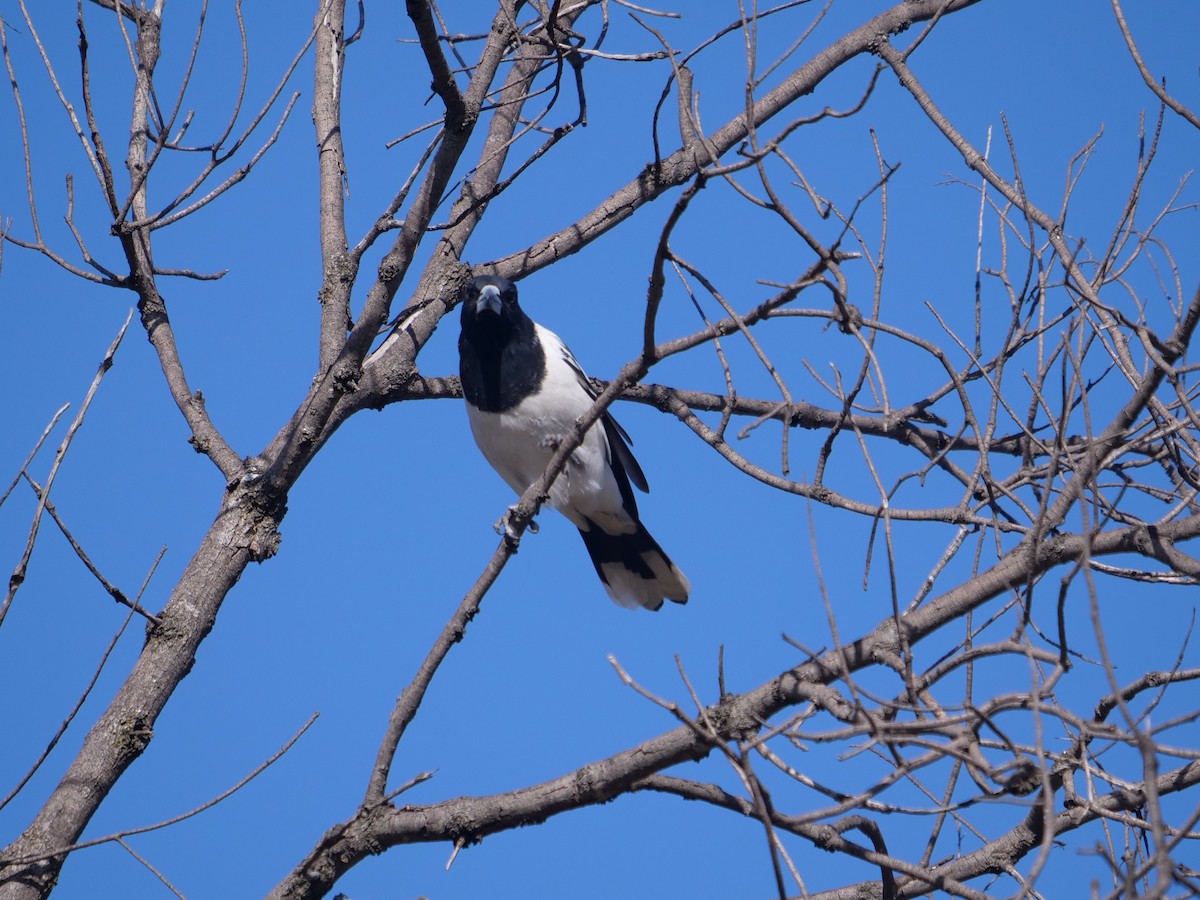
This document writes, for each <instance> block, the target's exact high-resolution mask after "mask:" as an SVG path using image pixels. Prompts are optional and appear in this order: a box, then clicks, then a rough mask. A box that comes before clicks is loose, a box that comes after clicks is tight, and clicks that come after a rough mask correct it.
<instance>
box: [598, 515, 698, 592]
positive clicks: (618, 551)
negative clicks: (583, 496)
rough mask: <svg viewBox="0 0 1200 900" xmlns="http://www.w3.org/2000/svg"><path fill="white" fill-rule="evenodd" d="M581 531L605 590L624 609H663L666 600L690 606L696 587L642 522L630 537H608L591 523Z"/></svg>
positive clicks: (612, 535) (624, 535)
mask: <svg viewBox="0 0 1200 900" xmlns="http://www.w3.org/2000/svg"><path fill="white" fill-rule="evenodd" d="M588 526H589V527H588V528H580V529H579V534H580V535H581V536H582V537H583V543H584V546H586V547H587V551H588V555H589V556H591V558H592V565H594V566H595V567H596V574H597V575H599V576H600V580H601V581H603V582H604V589H605V590H606V591H608V596H610V597H612V598H613V600H615V601H616V602H617V603H619V604H620V605H621V606H624V607H626V608H627V609H636V608H637V607H639V606H642V607H645V608H646V609H655V610H656V609H659V608H660V607H661V606H662V605H663V599H664V598H665V599H667V600H672V601H674V602H675V603H687V599H688V593H689V592H690V591H691V589H692V587H691V585H690V584H689V583H688V580H687V576H685V575H684V574H683V573H682V572H681V571H679V568H678V567H677V566H676V565H675V563H673V562H671V558H670V557H669V556H667V554H665V553H663V549H662V547H660V546H658V542H657V541H656V540H654V538H652V537H651V536H650V532H648V531H647V530H646V527H645V526H644V525H642V523H641V522H638V523H637V530H636V531H632V532H629V533H628V534H608V533H607V532H605V530H604V529H603V528H601V527H600V526H599V525H597V524H596V523H594V522H592V521H591V520H590V519H589V520H588Z"/></svg>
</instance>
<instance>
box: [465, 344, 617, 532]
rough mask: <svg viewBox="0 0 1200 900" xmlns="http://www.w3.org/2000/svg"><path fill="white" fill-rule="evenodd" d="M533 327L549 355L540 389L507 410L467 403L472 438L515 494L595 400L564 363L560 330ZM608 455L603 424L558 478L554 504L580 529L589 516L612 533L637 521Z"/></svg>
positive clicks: (532, 479)
mask: <svg viewBox="0 0 1200 900" xmlns="http://www.w3.org/2000/svg"><path fill="white" fill-rule="evenodd" d="M535 327H536V329H537V334H538V339H539V340H540V341H541V344H542V349H543V350H544V351H545V354H546V376H545V379H544V380H543V382H542V385H541V389H540V390H539V391H538V392H537V393H536V394H534V395H533V396H530V397H527V398H526V399H525V400H523V401H521V403H519V404H518V405H517V406H516V407H515V408H513V409H511V410H508V411H507V412H504V413H490V412H481V411H480V410H478V409H476V408H475V407H473V406H471V405H470V404H469V403H468V404H467V417H468V419H469V421H470V423H471V433H472V434H473V435H474V437H475V443H477V444H478V445H479V449H480V450H481V451H482V452H483V455H484V456H485V457H486V458H487V461H488V462H489V463H491V465H492V468H494V469H495V470H496V471H497V472H498V473H499V474H500V477H501V478H503V479H504V481H505V482H506V483H507V484H508V486H509V487H511V488H512V489H513V490H514V491H516V492H517V493H518V494H522V493H524V492H525V489H526V488H528V487H529V485H531V484H533V483H534V482H535V481H537V479H538V478H540V477H541V475H542V473H543V472H544V471H545V469H546V465H547V464H548V463H549V462H550V458H551V456H553V455H554V450H555V448H556V447H557V445H558V442H559V441H560V440H561V439H562V437H563V436H564V435H566V434H568V433H569V432H570V431H571V430H572V429H573V428H574V427H575V421H576V420H577V419H578V418H579V417H580V416H581V415H583V414H584V413H585V412H587V410H588V408H589V407H590V406H591V405H592V398H591V396H590V395H589V394H588V392H587V391H586V390H584V388H583V386H582V385H581V384H580V383H579V380H578V378H577V376H576V374H575V371H574V369H572V367H571V366H570V365H568V364H567V362H566V358H565V355H564V354H566V352H567V351H566V348H565V347H564V345H563V343H562V341H561V340H560V339H559V337H558V335H556V334H554V332H552V331H549V330H548V329H546V328H543V327H542V326H541V325H536V326H535ZM609 458H610V451H609V447H608V439H607V437H606V436H605V433H604V427H603V426H602V425H600V424H596V425H594V426H592V428H591V429H589V430H588V433H587V435H586V437H585V438H584V440H583V443H582V444H581V445H580V446H579V447H578V448H577V449H576V450H575V452H574V453H573V454H571V460H570V461H569V462H568V463H567V466H566V468H565V469H564V470H563V472H562V474H560V475H559V476H558V478H557V479H556V480H555V482H554V485H553V486H552V487H551V489H550V499H549V503H550V505H551V506H553V507H554V508H555V509H557V510H559V511H560V512H561V513H563V515H565V516H566V517H567V518H568V519H570V520H571V522H573V523H574V524H575V525H576V527H579V528H585V527H587V523H586V522H585V521H584V520H583V517H585V516H586V517H587V518H589V519H591V520H592V521H593V522H596V523H597V524H599V525H600V526H601V527H602V528H604V530H605V531H607V532H609V533H610V534H616V533H622V532H626V531H633V530H634V529H635V523H634V521H633V520H632V519H631V518H630V517H629V515H628V514H627V513H626V512H625V509H624V504H623V501H622V499H621V492H620V489H619V488H618V486H617V480H616V477H615V476H614V475H613V472H612V467H611V464H610V462H609Z"/></svg>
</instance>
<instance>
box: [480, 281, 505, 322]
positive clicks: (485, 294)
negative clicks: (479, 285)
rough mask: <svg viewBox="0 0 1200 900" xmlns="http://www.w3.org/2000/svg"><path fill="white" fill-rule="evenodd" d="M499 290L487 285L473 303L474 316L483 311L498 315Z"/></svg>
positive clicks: (492, 285) (499, 306) (499, 305)
mask: <svg viewBox="0 0 1200 900" xmlns="http://www.w3.org/2000/svg"><path fill="white" fill-rule="evenodd" d="M500 308H501V304H500V288H498V287H496V286H495V285H494V284H489V285H487V286H486V287H485V288H484V289H483V290H482V291H480V292H479V298H478V299H477V300H476V301H475V314H476V315H479V314H480V313H482V312H483V311H484V310H486V311H488V312H491V313H495V314H496V315H500Z"/></svg>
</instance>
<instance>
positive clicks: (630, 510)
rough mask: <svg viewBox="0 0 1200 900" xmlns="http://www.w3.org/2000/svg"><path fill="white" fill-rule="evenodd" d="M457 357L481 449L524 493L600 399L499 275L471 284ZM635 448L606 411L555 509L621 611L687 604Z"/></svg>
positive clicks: (558, 489) (559, 490) (560, 489)
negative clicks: (642, 503) (646, 513)
mask: <svg viewBox="0 0 1200 900" xmlns="http://www.w3.org/2000/svg"><path fill="white" fill-rule="evenodd" d="M458 352H459V372H460V376H461V379H462V388H463V396H464V397H465V398H466V401H467V417H468V419H469V420H470V423H471V433H472V434H473V435H474V437H475V443H476V444H478V445H479V449H480V450H481V451H483V455H484V457H486V458H487V461H488V462H489V463H491V465H492V468H493V469H495V470H496V471H497V472H498V473H499V475H500V477H501V478H503V479H504V480H505V482H507V484H508V486H509V487H511V488H512V489H513V490H514V491H516V492H517V493H518V494H522V493H524V492H525V490H526V488H528V487H529V485H531V484H533V483H534V482H535V481H537V480H538V478H540V477H541V476H542V473H543V472H544V471H545V469H546V466H547V464H548V463H549V462H550V459H551V457H552V456H553V455H554V450H555V448H556V447H558V445H559V443H560V442H561V440H562V438H563V437H564V436H565V435H566V434H568V433H569V432H570V431H571V430H572V429H573V428H574V427H575V422H576V420H577V419H578V418H579V417H580V416H582V415H583V414H584V413H585V412H587V410H588V409H589V408H590V407H591V405H592V403H593V402H594V401H595V399H596V396H597V395H596V391H595V390H594V389H593V387H592V385H591V382H590V381H588V378H587V376H586V375H585V374H584V372H583V369H582V368H580V366H579V363H577V362H576V361H575V357H574V356H572V355H571V351H570V350H568V349H567V347H566V345H565V344H564V343H563V342H562V340H561V339H559V337H558V335H556V334H555V333H554V332H552V331H550V330H549V329H548V328H544V327H542V326H541V325H539V324H538V323H536V322H534V321H533V320H532V319H530V318H529V316H527V315H526V314H525V312H524V310H522V309H521V306H520V304H519V303H518V302H517V287H516V285H515V284H513V283H512V282H511V281H509V280H508V279H507V278H501V277H499V276H497V275H480V276H479V277H477V278H475V279H474V280H472V281H471V283H470V284H469V285H467V287H466V289H465V291H464V293H463V300H462V333H461V334H460V336H459V339H458ZM629 443H630V440H629V436H628V435H627V434H626V433H625V431H624V429H622V428H621V426H620V425H618V424H617V422H616V420H615V419H614V418H613V417H612V416H611V415H609V414H608V412H607V411H606V412H605V413H604V415H603V416H601V418H600V419H599V421H598V422H597V423H596V424H595V425H593V426H592V427H591V428H590V429H588V432H587V434H586V435H585V436H584V439H583V441H582V443H581V444H580V445H579V447H577V448H576V449H575V451H574V452H573V453H572V454H571V458H570V460H569V461H568V462H567V465H566V467H565V468H564V469H563V471H562V472H561V474H559V476H558V478H556V479H555V481H554V484H553V485H552V486H551V488H550V495H549V499H548V501H547V502H548V503H549V505H550V506H552V507H553V508H554V509H557V510H558V511H559V512H561V513H562V514H563V515H564V516H566V517H567V518H568V519H569V520H570V521H571V523H572V524H573V525H575V527H577V528H578V529H579V533H580V535H582V537H583V543H584V545H585V546H586V547H587V551H588V554H589V555H590V556H591V558H592V564H593V565H595V567H596V574H598V575H599V576H600V580H601V581H602V582H603V583H604V588H605V590H607V591H608V595H609V596H610V597H612V599H613V600H615V601H616V602H617V603H619V604H620V605H621V606H625V607H628V608H631V609H633V608H637V607H639V606H640V607H645V608H646V609H655V610H656V609H659V608H660V607H661V606H662V604H663V600H664V599H667V600H672V601H674V602H676V603H686V602H687V599H688V593H689V592H690V590H691V588H690V585H689V584H688V580H687V578H686V577H685V576H684V574H683V573H682V572H681V571H679V568H678V567H677V566H676V565H675V564H674V563H673V562H671V560H670V558H669V557H668V556H667V554H666V553H664V552H663V550H662V548H661V547H660V546H659V545H658V542H657V541H655V540H654V538H652V537H651V536H650V533H649V532H648V531H646V527H645V526H644V525H643V524H642V523H641V521H640V520H639V519H638V510H637V501H636V500H635V498H634V494H633V488H634V487H635V486H636V487H637V488H638V489H640V490H642V491H649V489H650V488H649V486H648V485H647V483H646V476H645V475H644V474H643V473H642V469H641V466H639V465H638V463H637V460H636V459H634V458H633V453H632V452H631V451H630V449H629Z"/></svg>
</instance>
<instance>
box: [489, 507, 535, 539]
mask: <svg viewBox="0 0 1200 900" xmlns="http://www.w3.org/2000/svg"><path fill="white" fill-rule="evenodd" d="M516 513H517V508H516V507H515V506H510V507H509V508H508V509H507V510H505V512H504V515H502V516H501V517H500V518H498V519H497V520H496V524H494V525H493V526H492V530H494V531H495V532H496V534H498V535H500V536H501V537H505V538H508V539H509V540H510V541H515V540H516V539H517V530H516V529H515V528H513V526H512V517H513V516H515V515H516ZM525 530H526V531H528V532H529V533H530V534H537V533H538V523H537V522H535V521H533V520H532V519H530V520H529V524H528V525H526V526H525Z"/></svg>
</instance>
